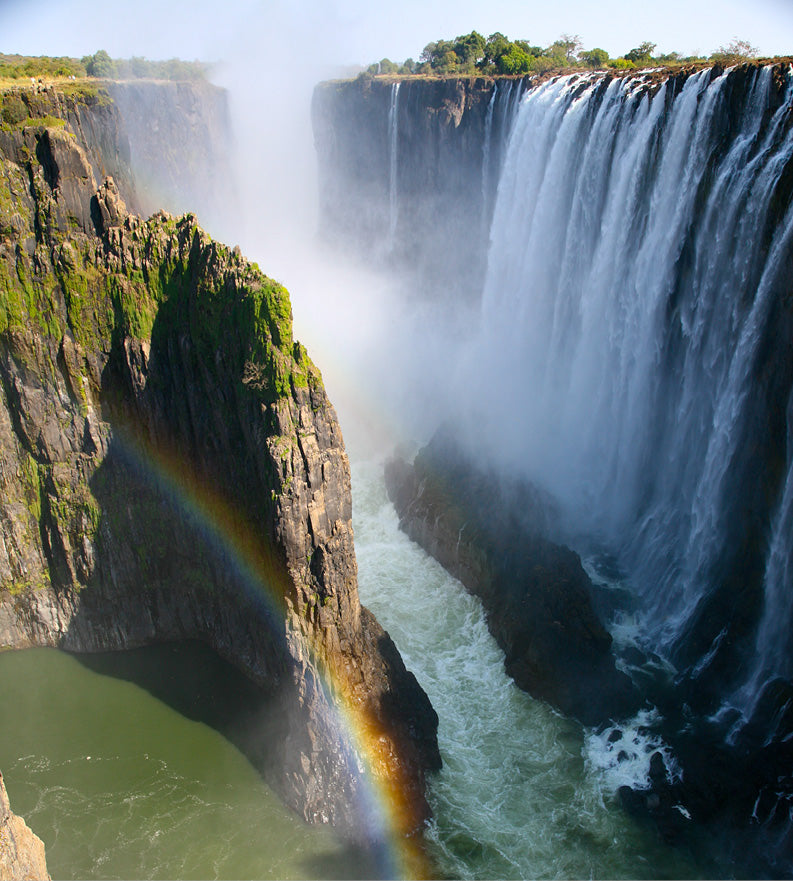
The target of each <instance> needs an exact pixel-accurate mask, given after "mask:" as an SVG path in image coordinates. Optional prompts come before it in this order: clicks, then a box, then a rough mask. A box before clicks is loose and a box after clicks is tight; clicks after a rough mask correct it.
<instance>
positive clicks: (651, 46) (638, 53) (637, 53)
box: [625, 40, 657, 64]
mask: <svg viewBox="0 0 793 881" xmlns="http://www.w3.org/2000/svg"><path fill="white" fill-rule="evenodd" d="M656 45H657V44H656V43H651V42H649V41H648V40H645V42H644V43H639V45H638V46H637V47H636V48H635V49H631V51H630V52H626V53H625V58H626V59H627V60H628V61H632V62H633V63H634V64H647V63H648V62H650V61H652V58H653V52H655V47H656Z"/></svg>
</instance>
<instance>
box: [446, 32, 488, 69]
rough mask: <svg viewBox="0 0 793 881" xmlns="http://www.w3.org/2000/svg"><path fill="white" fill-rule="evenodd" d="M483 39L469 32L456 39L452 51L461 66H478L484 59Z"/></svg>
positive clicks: (484, 44)
mask: <svg viewBox="0 0 793 881" xmlns="http://www.w3.org/2000/svg"><path fill="white" fill-rule="evenodd" d="M486 45H487V42H486V40H485V38H484V37H483V36H482V35H481V34H480V33H477V31H471V33H470V34H466V35H465V36H463V37H457V38H456V39H455V41H454V51H455V53H456V54H457V57H458V58H459V59H460V61H461V63H462V64H465V65H474V64H478V63H479V62H480V61H481V60H482V59H483V58H484V57H485V46H486Z"/></svg>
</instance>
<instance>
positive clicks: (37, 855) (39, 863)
mask: <svg viewBox="0 0 793 881" xmlns="http://www.w3.org/2000/svg"><path fill="white" fill-rule="evenodd" d="M49 877H50V876H49V872H47V861H46V858H45V854H44V842H43V841H42V840H41V839H40V838H39V837H38V835H35V834H34V833H33V832H31V830H30V829H29V828H28V826H27V823H25V821H24V820H23V819H22V817H18V816H17V815H16V814H15V813H14V812H13V811H12V810H11V805H10V803H9V801H8V793H7V792H6V787H5V783H4V782H3V775H2V774H0V881H44V879H46V881H49Z"/></svg>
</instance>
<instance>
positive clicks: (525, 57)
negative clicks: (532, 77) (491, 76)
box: [496, 43, 534, 76]
mask: <svg viewBox="0 0 793 881" xmlns="http://www.w3.org/2000/svg"><path fill="white" fill-rule="evenodd" d="M533 60H534V59H533V58H532V57H531V55H529V54H528V52H525V51H524V50H523V49H521V48H520V47H519V46H516V45H515V44H514V43H512V44H511V45H510V47H509V49H508V50H507V51H506V52H504V53H502V54H501V55H499V57H498V60H497V61H496V70H498V72H499V73H503V74H509V75H512V76H516V75H518V74H523V73H528V72H529V71H530V70H531V69H532V64H533Z"/></svg>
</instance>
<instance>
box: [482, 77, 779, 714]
mask: <svg viewBox="0 0 793 881" xmlns="http://www.w3.org/2000/svg"><path fill="white" fill-rule="evenodd" d="M782 79H783V81H782V82H779V81H775V80H774V77H773V70H772V68H771V67H760V68H755V69H752V70H749V71H747V70H740V71H738V72H736V71H729V70H728V71H726V72H724V73H721V72H720V71H717V72H716V73H714V72H712V71H710V70H705V71H701V72H700V73H697V74H694V75H691V76H689V77H688V78H687V79H685V81H684V82H683V81H682V80H681V79H678V80H667V81H665V82H664V83H663V84H661V85H652V84H651V83H650V81H649V79H643V78H641V77H636V78H622V79H620V78H614V79H611V80H609V79H606V78H604V77H602V76H601V75H598V74H589V75H571V76H565V77H560V78H556V79H553V80H551V81H549V82H546V83H545V84H543V85H540V86H538V87H536V88H534V89H531V90H529V91H527V92H526V93H525V94H524V96H523V98H522V100H521V103H520V106H519V108H518V109H517V112H516V116H515V120H514V125H513V128H512V134H511V138H510V141H509V146H508V149H507V154H506V156H505V159H504V162H503V166H502V171H501V177H500V182H499V189H498V196H497V200H496V205H495V209H494V217H493V222H492V226H491V231H490V233H491V246H490V252H489V258H488V270H487V278H486V283H485V290H484V295H483V305H482V313H483V316H482V325H483V330H482V334H481V339H480V344H479V346H478V347H477V348H476V350H475V352H474V353H473V357H472V359H471V369H470V371H466V372H465V388H466V389H467V390H468V397H469V398H471V397H473V399H474V400H475V401H476V404H477V408H478V409H477V412H476V416H475V418H473V419H472V420H471V423H472V424H471V425H469V426H467V433H468V435H469V436H470V438H471V439H472V442H473V443H474V444H475V446H476V447H477V449H478V450H480V451H481V450H485V451H487V453H488V454H489V455H491V456H492V457H495V459H496V461H498V462H499V464H500V465H501V466H502V467H503V468H505V469H510V470H516V469H517V470H519V471H521V472H524V473H528V476H529V477H531V478H533V479H534V480H536V481H538V482H540V483H542V484H544V485H545V486H546V487H547V488H548V489H550V491H551V492H552V493H553V494H554V495H555V496H556V497H557V498H558V499H559V500H560V501H561V502H562V504H563V506H564V507H565V509H566V511H567V512H568V514H569V515H570V519H571V522H572V524H573V527H574V528H575V529H576V530H577V531H580V533H581V534H588V535H590V536H596V537H597V538H598V540H600V541H602V542H604V543H605V544H607V545H608V546H609V547H611V548H613V549H615V550H616V551H617V552H618V554H619V558H620V562H621V565H622V566H623V568H624V570H625V571H626V573H627V575H628V578H629V581H630V583H631V585H632V587H633V589H634V591H635V592H636V593H637V594H639V595H640V596H641V598H642V601H643V606H644V625H643V639H644V642H645V644H646V645H647V647H649V648H651V649H652V650H654V651H658V652H660V653H662V654H666V655H667V656H669V657H671V658H672V659H673V660H676V661H677V662H678V663H681V664H683V665H684V666H685V664H692V665H693V664H694V663H695V661H696V660H697V657H694V659H693V660H692V651H693V650H691V651H689V655H686V652H685V651H684V650H681V648H680V645H681V641H682V640H684V638H687V635H688V636H690V634H691V632H692V628H695V626H696V622H697V620H698V615H700V614H701V609H702V604H703V603H706V602H707V600H708V597H709V595H710V593H711V592H712V591H713V590H714V584H716V583H722V582H725V583H726V581H727V580H728V578H729V571H728V573H727V575H725V574H724V570H725V567H726V569H727V570H730V562H729V561H730V560H731V559H732V558H731V557H730V554H731V553H732V554H738V555H739V559H744V558H745V554H744V556H740V554H743V551H740V552H739V551H737V550H736V548H740V547H743V545H741V542H744V544H745V546H746V547H747V548H751V547H752V546H753V545H752V544H751V542H750V541H749V540H748V539H746V538H745V536H746V535H747V534H748V531H747V530H748V529H749V528H748V527H747V526H746V523H747V522H749V523H753V524H754V523H759V524H760V526H759V527H757V528H756V530H755V533H752V534H753V535H754V536H755V538H754V541H755V544H756V545H757V544H760V545H762V544H765V545H766V546H767V547H768V548H770V550H769V551H768V553H767V554H765V559H766V562H765V564H764V572H765V574H764V576H761V577H760V578H759V581H760V582H761V583H762V591H763V596H761V597H760V599H759V600H757V601H756V602H755V604H754V605H752V606H751V607H750V608H749V611H747V612H745V617H746V618H747V619H748V621H749V624H748V625H747V627H748V630H749V632H748V634H747V633H743V634H742V638H743V639H744V640H745V643H746V651H747V656H748V655H749V654H750V653H751V652H752V651H754V660H752V661H751V662H747V663H746V665H745V667H744V669H743V670H742V671H741V674H740V675H741V676H742V677H743V678H742V679H741V678H740V677H739V678H738V679H736V680H733V684H734V686H735V688H736V689H738V690H737V691H736V692H735V695H734V702H735V703H737V705H738V706H739V707H740V709H742V710H744V711H745V712H748V711H749V710H751V702H752V700H753V695H755V696H756V689H754V690H753V689H751V688H749V689H746V688H745V689H743V690H742V691H741V690H740V685H741V683H742V682H744V683H745V682H747V681H754V682H755V683H758V682H759V683H762V682H764V681H767V679H768V677H769V676H772V675H784V676H788V677H789V676H790V675H791V670H790V660H789V659H790V652H789V651H788V649H789V648H790V633H791V626H792V625H793V621H792V620H791V619H792V618H793V603H791V599H790V598H791V596H793V585H791V583H790V578H791V572H793V564H791V547H792V543H793V535H791V532H790V522H791V517H792V516H793V515H792V514H791V509H792V508H793V473H791V465H792V464H793V456H791V454H790V449H789V448H790V441H789V438H788V435H789V433H790V429H791V427H792V422H791V413H790V407H789V405H788V404H787V402H788V396H789V394H790V386H791V381H792V380H791V377H790V373H791V371H790V368H789V366H788V364H789V361H790V358H789V353H790V350H789V342H788V343H785V342H784V341H783V340H781V339H780V335H781V334H782V333H783V331H784V328H785V327H787V328H789V325H785V324H784V320H783V319H782V316H784V315H786V314H787V313H786V312H785V310H786V309H787V310H789V304H788V305H787V306H783V303H784V302H785V298H786V297H787V298H788V299H789V296H790V284H789V274H790V268H791V263H793V258H792V257H791V255H792V254H793V207H790V205H789V204H787V202H785V199H784V198H780V196H779V193H780V187H781V186H782V183H783V181H784V179H785V176H786V175H787V176H788V178H789V176H790V174H791V169H792V168H793V130H792V122H791V120H792V119H793V86H792V84H791V74H790V72H788V73H787V75H786V77H785V76H784V75H783V77H782ZM787 186H789V183H788V184H787ZM782 192H784V189H782ZM781 320H782V325H781V326H780V321H781ZM785 353H787V358H785ZM472 388H474V389H476V390H477V393H476V394H474V395H471V394H470V389H472ZM780 402H781V403H780ZM786 407H787V408H788V412H787V414H786V415H785V412H784V411H785V408H786ZM483 411H484V412H483ZM780 412H781V415H780ZM786 426H787V427H786ZM769 451H770V452H769ZM771 460H773V462H774V464H773V466H768V465H767V463H768V462H769V461H771ZM747 553H748V551H747ZM763 553H764V552H763ZM763 553H761V556H763ZM725 560H727V561H728V563H727V564H725V563H724V561H725ZM719 579H721V582H719ZM730 596H731V598H732V599H734V595H730ZM763 597H764V598H763ZM736 602H738V600H736ZM727 605H729V603H728V604H727ZM725 614H726V613H725ZM703 626H704V625H703ZM707 626H715V625H712V624H709V623H708V625H707ZM720 626H721V624H719V627H720ZM730 626H732V624H731V622H730V621H729V620H727V621H726V622H725V623H724V628H725V629H724V631H723V633H722V637H721V638H724V637H725V635H727V631H728V628H729V627H730ZM703 632H704V634H705V636H706V637H707V639H706V640H705V641H706V642H708V643H709V644H710V643H712V642H713V637H715V636H716V635H717V634H718V632H719V630H718V627H717V628H716V633H714V634H712V635H711V636H708V633H709V631H708V630H707V627H705V629H704V631H703ZM753 640H756V645H754V643H753V642H752V641H753ZM726 641H729V640H726ZM716 642H717V643H718V642H719V640H718V639H717V640H716ZM716 647H717V648H718V645H717V646H716ZM781 649H784V651H781ZM703 655H704V652H700V653H699V655H698V660H699V662H700V663H701V664H705V665H707V663H709V662H710V660H711V658H710V657H705V658H704V659H703ZM681 658H682V659H683V660H681ZM783 658H784V660H783Z"/></svg>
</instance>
